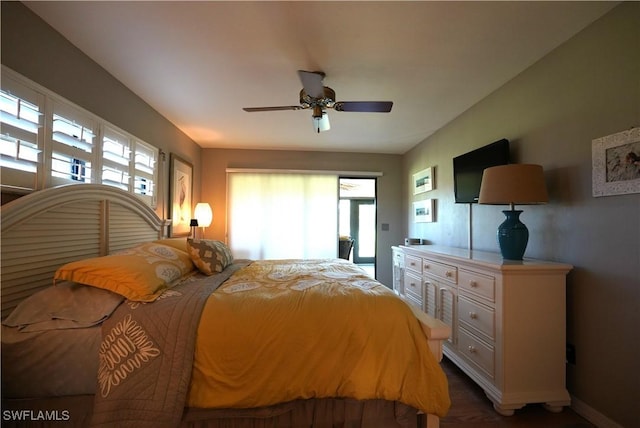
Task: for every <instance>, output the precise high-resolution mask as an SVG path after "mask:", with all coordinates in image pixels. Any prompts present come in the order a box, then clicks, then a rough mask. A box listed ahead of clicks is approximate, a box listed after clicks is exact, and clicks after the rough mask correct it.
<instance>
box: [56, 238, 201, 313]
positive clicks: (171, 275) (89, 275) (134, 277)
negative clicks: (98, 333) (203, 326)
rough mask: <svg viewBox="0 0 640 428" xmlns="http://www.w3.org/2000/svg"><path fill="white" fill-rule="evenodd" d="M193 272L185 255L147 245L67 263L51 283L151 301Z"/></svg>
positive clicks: (163, 246)
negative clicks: (62, 281)
mask: <svg viewBox="0 0 640 428" xmlns="http://www.w3.org/2000/svg"><path fill="white" fill-rule="evenodd" d="M192 270H193V263H192V262H191V258H190V257H189V254H187V253H185V252H184V251H180V250H178V249H176V248H172V247H168V246H166V245H162V244H157V243H155V242H149V243H146V244H141V245H138V246H137V247H134V248H131V249H129V250H125V251H121V252H119V253H117V254H112V255H109V256H103V257H95V258H91V259H85V260H79V261H76V262H71V263H68V264H66V265H64V266H62V267H61V268H59V269H58V270H57V271H56V273H55V275H54V281H55V280H60V279H66V280H68V281H75V282H79V283H81V284H86V285H91V286H94V287H98V288H104V289H106V290H110V291H113V292H114V293H118V294H120V295H121V296H124V297H126V298H127V299H129V300H133V301H138V302H152V301H154V300H155V299H157V298H158V296H160V294H162V292H163V291H164V290H165V289H167V288H170V287H172V286H173V285H175V283H176V282H177V280H179V279H180V278H182V276H183V275H185V274H187V273H189V272H191V271H192Z"/></svg>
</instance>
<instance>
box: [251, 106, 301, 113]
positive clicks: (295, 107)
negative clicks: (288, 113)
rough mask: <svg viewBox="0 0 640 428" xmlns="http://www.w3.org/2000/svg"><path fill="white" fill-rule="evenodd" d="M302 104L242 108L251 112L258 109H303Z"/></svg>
mask: <svg viewBox="0 0 640 428" xmlns="http://www.w3.org/2000/svg"><path fill="white" fill-rule="evenodd" d="M302 109H303V107H302V106H279V107H243V108H242V110H244V111H248V112H250V113H253V112H256V111H280V110H302Z"/></svg>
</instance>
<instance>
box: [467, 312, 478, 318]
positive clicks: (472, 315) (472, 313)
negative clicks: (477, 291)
mask: <svg viewBox="0 0 640 428" xmlns="http://www.w3.org/2000/svg"><path fill="white" fill-rule="evenodd" d="M469 318H471V319H472V320H474V319H476V318H478V314H476V313H475V312H469Z"/></svg>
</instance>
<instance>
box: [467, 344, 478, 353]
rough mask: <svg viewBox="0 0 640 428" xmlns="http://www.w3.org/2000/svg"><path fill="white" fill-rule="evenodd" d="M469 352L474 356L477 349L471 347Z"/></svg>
mask: <svg viewBox="0 0 640 428" xmlns="http://www.w3.org/2000/svg"><path fill="white" fill-rule="evenodd" d="M467 349H468V350H469V352H471V353H472V354H475V353H476V348H475V346H472V345H469V347H468V348H467Z"/></svg>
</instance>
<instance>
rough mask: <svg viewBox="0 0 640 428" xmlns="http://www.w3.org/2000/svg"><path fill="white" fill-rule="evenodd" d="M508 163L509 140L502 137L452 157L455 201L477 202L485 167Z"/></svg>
mask: <svg viewBox="0 0 640 428" xmlns="http://www.w3.org/2000/svg"><path fill="white" fill-rule="evenodd" d="M508 163H509V140H507V139H504V138H503V139H502V140H499V141H496V142H494V143H491V144H488V145H486V146H484V147H480V148H479V149H475V150H473V151H470V152H469V153H465V154H463V155H460V156H456V157H455V158H453V190H454V194H455V201H456V203H460V204H462V203H464V204H474V203H478V196H479V195H480V184H481V183H482V172H483V171H484V170H485V168H489V167H491V166H497V165H505V164H508Z"/></svg>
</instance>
